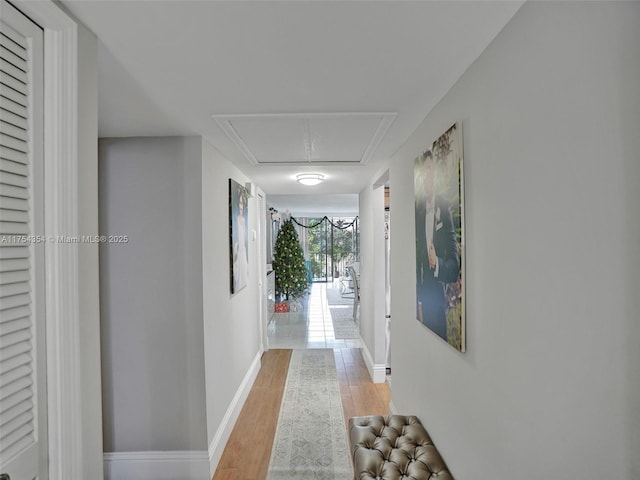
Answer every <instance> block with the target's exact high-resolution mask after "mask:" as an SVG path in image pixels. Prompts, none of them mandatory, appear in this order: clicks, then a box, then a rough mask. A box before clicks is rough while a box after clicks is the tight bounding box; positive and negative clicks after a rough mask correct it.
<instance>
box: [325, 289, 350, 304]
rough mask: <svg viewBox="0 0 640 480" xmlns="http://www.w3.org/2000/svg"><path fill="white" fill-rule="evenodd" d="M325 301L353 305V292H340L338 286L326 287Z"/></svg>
mask: <svg viewBox="0 0 640 480" xmlns="http://www.w3.org/2000/svg"><path fill="white" fill-rule="evenodd" d="M327 303H328V304H329V305H353V292H351V293H345V294H344V296H343V295H342V293H340V289H339V288H329V287H327Z"/></svg>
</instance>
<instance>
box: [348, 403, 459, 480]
mask: <svg viewBox="0 0 640 480" xmlns="http://www.w3.org/2000/svg"><path fill="white" fill-rule="evenodd" d="M349 432H350V434H349V437H350V438H349V440H350V442H351V455H352V459H353V472H354V480H400V479H403V480H427V479H438V480H453V477H452V476H451V473H450V472H449V470H448V469H447V466H446V464H445V463H444V460H442V457H441V456H440V453H438V450H436V447H435V446H434V445H433V442H432V441H431V437H429V434H428V433H427V431H426V430H425V429H424V427H423V426H422V423H420V420H418V417H414V416H404V415H387V416H386V417H382V416H379V415H375V416H367V417H352V418H351V419H349Z"/></svg>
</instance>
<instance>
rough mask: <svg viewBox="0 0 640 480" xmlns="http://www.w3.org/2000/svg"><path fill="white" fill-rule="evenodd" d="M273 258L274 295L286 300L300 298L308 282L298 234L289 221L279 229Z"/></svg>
mask: <svg viewBox="0 0 640 480" xmlns="http://www.w3.org/2000/svg"><path fill="white" fill-rule="evenodd" d="M273 257H274V258H273V269H274V270H275V272H276V293H277V294H279V295H285V296H286V298H287V300H289V299H290V298H295V297H298V296H300V295H301V294H302V293H303V292H304V291H305V290H306V289H307V287H308V286H309V281H308V279H307V269H306V268H305V265H304V255H303V254H302V247H301V246H300V242H299V241H298V233H297V232H296V229H295V227H294V226H293V221H292V220H291V219H289V220H287V221H285V222H284V224H283V225H282V227H280V231H279V232H278V238H276V247H275V251H274V255H273Z"/></svg>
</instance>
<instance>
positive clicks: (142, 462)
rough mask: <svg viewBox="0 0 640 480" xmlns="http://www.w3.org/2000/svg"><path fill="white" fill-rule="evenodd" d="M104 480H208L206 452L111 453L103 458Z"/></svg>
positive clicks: (207, 456) (207, 457)
mask: <svg viewBox="0 0 640 480" xmlns="http://www.w3.org/2000/svg"><path fill="white" fill-rule="evenodd" d="M104 478H105V480H125V479H126V480H208V479H210V478H211V475H210V474H209V455H208V454H207V452H206V451H204V450H203V451H168V452H112V453H105V454H104Z"/></svg>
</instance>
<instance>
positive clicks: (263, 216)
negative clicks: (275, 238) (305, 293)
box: [256, 187, 268, 353]
mask: <svg viewBox="0 0 640 480" xmlns="http://www.w3.org/2000/svg"><path fill="white" fill-rule="evenodd" d="M256 198H257V199H258V201H257V202H256V207H257V208H256V209H257V211H258V212H257V213H258V216H257V222H256V223H257V227H258V228H257V230H258V275H259V277H260V279H259V281H258V286H259V288H258V290H259V293H258V294H259V296H260V298H259V301H258V305H259V306H260V315H259V316H258V317H259V320H258V322H259V332H260V353H262V352H264V351H265V350H267V349H268V341H267V318H268V314H267V289H268V285H267V271H266V270H267V241H266V228H267V226H266V223H267V199H266V195H265V193H264V192H263V191H262V190H261V189H259V188H257V187H256Z"/></svg>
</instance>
